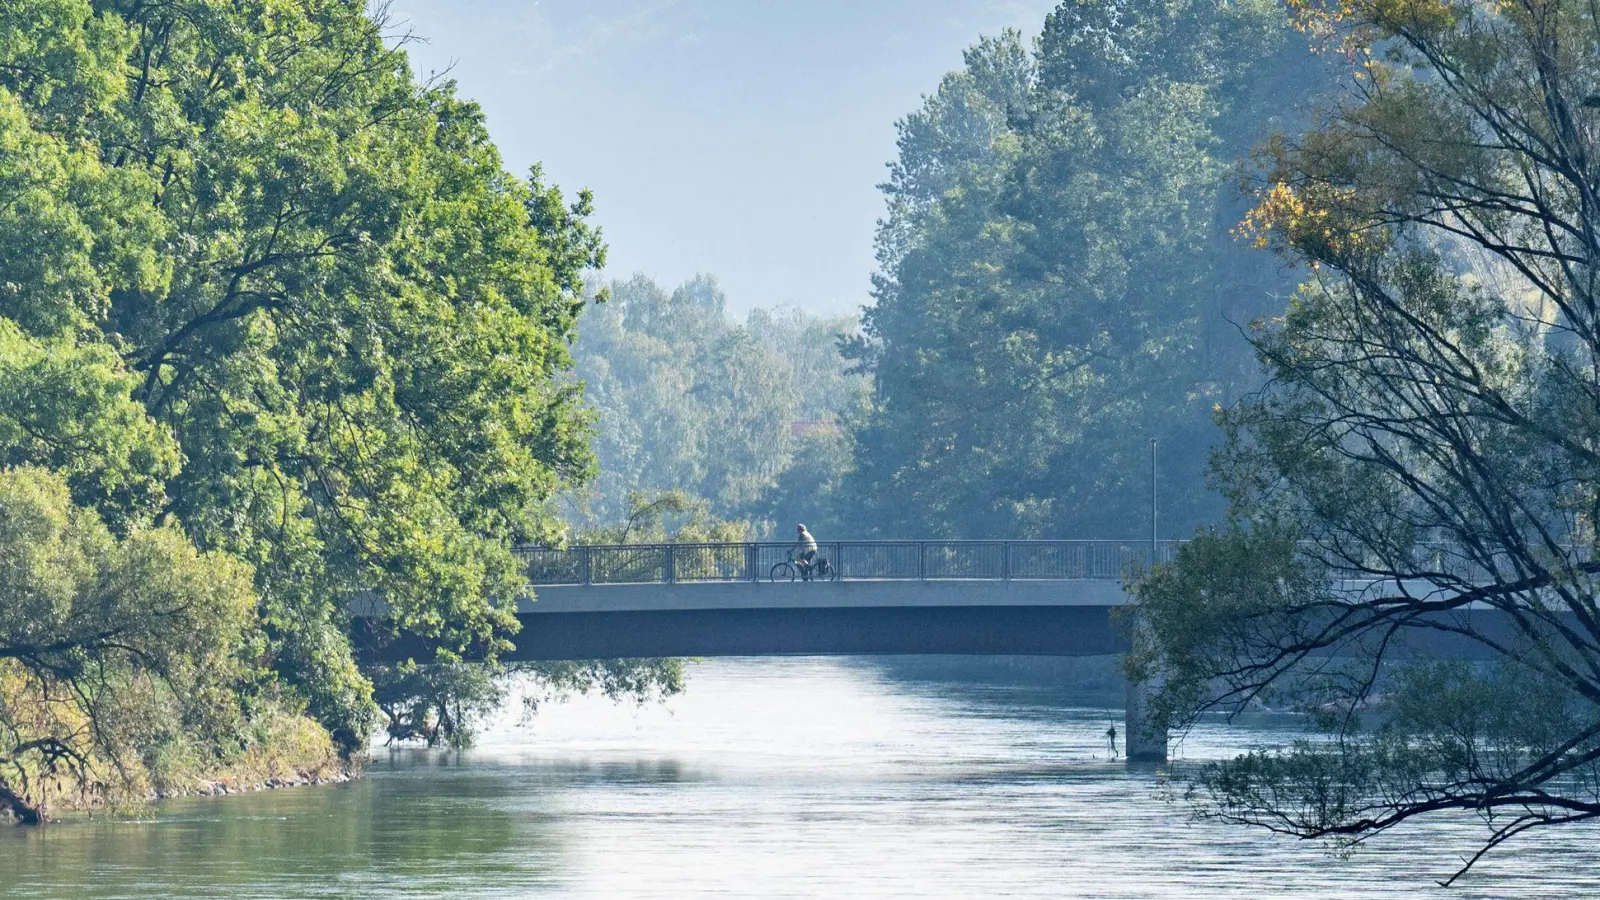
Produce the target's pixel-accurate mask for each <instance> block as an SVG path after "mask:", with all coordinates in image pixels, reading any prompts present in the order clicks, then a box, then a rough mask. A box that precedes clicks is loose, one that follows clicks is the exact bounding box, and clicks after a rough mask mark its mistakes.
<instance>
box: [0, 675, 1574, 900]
mask: <svg viewBox="0 0 1600 900" xmlns="http://www.w3.org/2000/svg"><path fill="white" fill-rule="evenodd" d="M908 666H909V668H908ZM953 673H954V674H953ZM989 675H990V676H991V677H986V678H985V679H983V680H981V681H977V682H974V681H973V680H972V679H971V678H969V677H965V676H962V675H961V674H960V673H959V670H957V669H952V668H951V667H949V666H942V667H941V666H934V667H933V668H932V669H931V670H930V671H919V670H917V669H916V667H915V666H914V665H910V664H908V665H899V664H895V665H888V666H886V665H882V664H879V663H876V662H873V661H870V660H837V659H782V660H710V661H705V662H701V663H696V664H693V665H692V666H691V668H690V673H689V689H688V692H687V693H686V694H685V695H683V696H681V697H677V698H674V699H672V700H671V701H669V702H668V703H667V704H666V705H665V706H659V705H651V706H646V707H643V708H638V707H635V706H633V705H631V704H624V705H621V706H618V705H614V704H612V703H610V702H609V701H606V700H603V699H600V698H577V699H573V700H570V701H568V702H564V703H553V704H546V705H544V706H543V707H542V708H541V710H540V712H539V714H538V715H537V716H536V717H534V718H533V719H532V720H531V721H530V722H528V723H526V724H524V723H522V722H520V721H518V720H517V717H516V716H512V715H509V714H508V716H507V717H506V718H505V720H504V721H501V722H497V723H495V724H494V725H493V726H492V727H491V728H489V729H488V730H487V731H486V733H485V734H484V736H483V740H482V742H481V744H480V745H479V747H478V748H477V749H474V750H472V751H470V752H468V753H464V754H429V753H423V752H416V751H400V752H394V753H389V752H387V751H380V752H378V753H377V755H376V757H375V759H374V760H373V762H372V764H371V766H370V768H369V772H368V774H367V777H365V778H362V779H360V780H358V781H355V782H352V783H350V784H347V785H339V786H331V787H320V788H294V789H286V790H278V791H268V792H262V793H257V794H247V795H235V796H230V797H219V798H192V799H181V800H175V801H170V802H167V803H163V804H161V805H160V806H159V807H158V808H157V809H156V810H155V812H154V814H153V815H152V816H151V817H150V818H149V819H148V820H141V821H126V820H121V821H118V820H106V819H94V820H74V821H69V822H65V823H61V824H57V825H53V826H50V827H47V828H43V829H27V828H17V829H7V830H0V894H4V895H12V894H14V895H16V896H24V897H30V898H55V897H59V898H79V897H84V898H88V897H94V898H119V897H129V898H133V897H137V898H148V897H163V896H165V897H183V898H190V897H196V898H198V897H207V898H209V897H225V898H230V900H246V898H258V897H259V898H291V897H376V898H387V897H437V896H451V897H497V898H498V897H558V898H676V897H707V896H723V897H997V896H1006V897H1050V898H1057V897H1105V898H1111V897H1117V898H1123V897H1127V898H1133V897H1204V898H1206V900H1222V898H1251V900H1254V898H1262V897H1316V898H1334V897H1351V898H1356V897H1359V898H1375V897H1410V896H1416V895H1417V894H1419V893H1433V894H1435V895H1437V896H1449V897H1451V898H1491V897H1493V898H1501V897H1540V898H1546V897H1594V896H1600V850H1596V849H1595V846H1594V839H1595V837H1596V832H1595V830H1594V829H1592V828H1587V827H1579V828H1573V829H1567V830H1563V831H1559V832H1554V833H1550V834H1546V835H1543V836H1534V837H1531V838H1528V839H1525V840H1522V841H1520V842H1519V843H1517V844H1515V845H1513V846H1512V847H1511V848H1510V849H1507V850H1505V851H1504V852H1502V853H1500V854H1498V855H1496V856H1493V857H1491V858H1490V859H1489V860H1488V861H1487V862H1485V863H1484V864H1482V865H1481V867H1480V868H1479V869H1478V870H1476V871H1475V872H1474V873H1473V874H1472V875H1469V876H1468V879H1467V880H1466V882H1465V883H1464V884H1462V885H1461V886H1459V887H1458V888H1457V889H1455V890H1452V891H1449V892H1446V891H1442V890H1439V889H1437V888H1434V887H1433V884H1432V879H1433V878H1435V877H1439V876H1442V875H1445V874H1447V873H1448V872H1449V871H1450V870H1451V867H1452V864H1453V861H1454V860H1455V859H1456V858H1457V856H1458V855H1459V854H1461V853H1464V852H1467V851H1469V850H1470V849H1472V848H1473V847H1474V841H1475V840H1476V839H1477V838H1478V837H1479V836H1480V834H1481V831H1480V830H1479V829H1478V828H1477V827H1476V826H1474V825H1472V824H1470V823H1435V824H1431V825H1427V826H1424V827H1420V828H1414V829H1411V830H1409V831H1406V832H1404V833H1399V834H1395V835H1392V836H1387V837H1384V838H1382V839H1381V840H1379V841H1378V842H1377V843H1374V844H1372V845H1370V846H1367V847H1364V848H1362V849H1360V850H1358V851H1357V852H1355V853H1354V854H1353V855H1349V856H1346V857H1337V856H1333V855H1330V854H1329V853H1328V852H1327V849H1326V848H1325V847H1323V846H1322V845H1320V844H1317V843H1312V842H1303V841H1296V840H1293V839H1290V838H1285V837H1278V836H1272V835H1268V834H1264V833H1259V832H1255V831H1252V830H1245V829H1240V828H1237V827H1230V826H1225V825H1221V824H1218V823H1214V822H1201V821H1194V820H1193V819H1192V817H1191V816H1190V815H1189V814H1188V811H1187V808H1186V807H1185V806H1183V804H1182V803H1181V802H1174V801H1171V800H1169V799H1167V798H1166V796H1165V793H1166V791H1165V789H1164V787H1163V782H1162V781H1161V779H1160V778H1159V777H1158V776H1157V775H1156V774H1155V773H1154V772H1153V771H1149V770H1135V771H1130V770H1129V769H1127V768H1126V767H1125V766H1123V765H1122V764H1120V763H1118V762H1114V761H1112V760H1110V759H1109V758H1108V754H1107V751H1106V748H1105V738H1104V736H1103V732H1104V731H1105V727H1106V723H1107V717H1108V715H1116V714H1115V713H1111V712H1108V710H1107V709H1106V707H1105V703H1106V702H1107V701H1106V700H1105V699H1104V698H1103V697H1102V696H1099V695H1096V694H1094V693H1092V692H1086V691H1083V690H1071V689H1064V688H1061V687H1059V686H1052V684H1051V683H1050V682H1049V681H1048V680H1046V679H1040V678H1038V677H1036V676H1024V675H1015V676H1011V675H1007V674H1006V673H1004V672H1001V673H1000V674H999V675H998V676H995V675H994V674H993V673H992V672H991V673H989ZM1119 728H1120V724H1119ZM1292 736H1293V731H1292V724H1286V723H1283V722H1279V723H1276V724H1272V723H1256V724H1254V725H1252V726H1250V727H1243V728H1241V727H1227V726H1223V725H1221V724H1208V725H1204V726H1202V727H1200V728H1197V729H1196V730H1195V731H1194V732H1193V733H1192V734H1190V735H1189V736H1188V738H1187V739H1186V740H1185V741H1184V743H1183V744H1182V745H1181V746H1180V747H1178V748H1177V750H1178V753H1179V754H1180V755H1181V756H1183V757H1184V758H1187V759H1202V758H1209V757H1218V756H1222V755H1225V754H1228V753H1232V752H1236V751H1237V750H1239V749H1240V748H1242V747H1245V746H1250V745H1258V744H1270V743H1274V742H1281V741H1284V740H1287V739H1288V738H1290V737H1292Z"/></svg>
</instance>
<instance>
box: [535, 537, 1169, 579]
mask: <svg viewBox="0 0 1600 900" xmlns="http://www.w3.org/2000/svg"><path fill="white" fill-rule="evenodd" d="M1178 543H1179V542H1178V541H1162V542H1160V543H1159V544H1158V545H1157V552H1158V554H1159V555H1160V558H1161V561H1163V562H1165V561H1169V560H1171V559H1172V558H1173V556H1174V554H1175V553H1176V552H1177V546H1178ZM793 547H794V544H793V543H790V542H784V543H764V542H761V543H717V544H689V543H685V544H630V545H615V544H610V545H589V546H577V547H562V548H550V547H524V548H521V549H519V550H518V553H519V555H521V557H522V558H523V560H524V561H525V563H526V565H527V574H528V580H529V581H530V582H532V583H533V584H535V585H563V584H672V583H678V582H728V581H752V582H753V581H766V580H768V578H769V576H770V574H771V572H772V568H773V567H774V566H776V565H778V564H780V563H782V562H785V561H786V560H788V558H789V551H790V550H792V549H793ZM818 551H819V554H820V555H821V556H822V557H824V558H826V559H827V560H828V562H829V563H830V564H831V565H832V567H833V569H834V572H835V573H836V574H835V576H834V577H836V578H838V579H842V580H846V581H948V580H974V581H1010V580H1018V581H1023V580H1033V581H1043V580H1067V579H1083V578H1095V579H1120V578H1122V577H1123V575H1124V574H1125V573H1127V572H1128V571H1129V570H1131V569H1137V568H1142V567H1144V566H1146V565H1148V564H1149V558H1150V543H1149V542H1148V541H1103V540H1078V541H829V542H823V543H820V544H819V545H818Z"/></svg>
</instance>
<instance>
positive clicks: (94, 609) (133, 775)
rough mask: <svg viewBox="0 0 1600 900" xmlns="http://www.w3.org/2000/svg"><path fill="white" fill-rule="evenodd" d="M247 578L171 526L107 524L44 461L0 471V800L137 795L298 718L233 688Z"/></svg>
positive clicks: (252, 635)
mask: <svg viewBox="0 0 1600 900" xmlns="http://www.w3.org/2000/svg"><path fill="white" fill-rule="evenodd" d="M250 581H251V577H250V572H249V569H248V568H247V567H246V566H243V565H241V564H240V563H239V562H237V561H236V560H234V559H232V558H231V557H229V556H228V555H226V554H222V553H216V552H211V553H200V552H197V551H196V550H195V549H194V547H193V546H192V545H191V544H190V543H189V542H188V540H187V539H186V538H185V537H184V535H183V534H182V533H181V532H179V531H178V530H177V529H175V528H172V527H170V526H164V527H158V528H143V527H141V528H135V529H133V530H131V531H130V532H129V533H127V534H126V535H124V536H122V537H120V538H119V537H116V536H114V535H113V534H112V533H111V531H110V530H109V529H108V528H107V527H106V526H105V524H104V523H103V522H102V521H101V520H100V517H99V516H98V515H97V514H96V513H95V512H94V511H93V510H90V509H85V508H83V507H80V506H77V505H76V504H74V503H73V502H72V497H71V493H70V490H69V488H68V486H67V484H66V482H65V480H64V479H62V478H61V477H60V476H57V475H54V474H52V473H50V472H49V471H47V470H44V469H40V468H36V467H24V468H14V469H5V470H0V597H3V598H4V600H5V602H4V603H0V811H4V812H9V813H11V814H13V815H20V816H21V817H22V818H23V819H25V820H34V821H36V820H38V819H39V818H42V817H44V816H46V815H48V814H49V811H50V805H51V802H52V800H54V801H57V802H59V803H60V805H62V806H68V807H70V806H74V805H76V806H88V805H94V804H106V803H114V804H125V803H132V804H137V803H142V802H143V801H144V800H145V799H146V797H147V796H148V795H149V793H150V792H151V791H152V790H153V789H154V788H155V787H156V786H157V785H158V784H162V783H165V784H167V785H169V786H170V785H171V784H172V783H173V782H174V781H177V780H179V779H181V778H183V777H185V776H193V775H198V774H204V773H205V772H207V771H211V770H215V769H216V768H218V764H219V763H224V764H225V763H227V762H230V761H234V760H237V759H238V758H239V757H241V756H243V755H245V754H246V753H247V752H249V751H250V750H252V749H254V745H255V744H256V743H258V740H259V737H258V735H259V734H260V733H261V731H263V730H265V729H267V728H269V727H273V726H274V725H275V724H276V725H277V726H281V725H283V724H289V725H290V726H291V727H294V726H293V722H292V720H294V719H296V718H298V717H296V716H294V715H293V714H292V712H290V711H287V710H283V709H281V708H279V707H276V706H275V705H274V704H272V703H271V702H270V701H268V700H267V699H266V698H258V699H257V701H256V703H255V704H254V709H253V710H252V709H250V708H249V707H248V706H247V705H245V704H244V703H242V702H241V696H242V695H244V694H245V693H247V692H246V690H245V689H246V688H247V686H248V684H249V682H251V681H252V680H254V679H256V678H258V677H259V675H260V673H259V672H258V671H256V667H255V666H254V665H252V664H251V654H250V653H249V652H248V651H249V645H250V644H251V643H252V642H254V641H258V640H259V638H260V632H259V627H258V623H257V620H256V617H255V595H254V593H253V591H252V590H251V585H250ZM304 724H306V725H309V723H304ZM313 727H314V726H313ZM316 734H317V736H320V743H321V747H322V757H323V760H324V761H326V760H329V759H331V758H332V757H333V746H332V744H331V742H329V741H328V739H327V736H326V734H325V733H322V732H320V731H318V732H316ZM314 739H315V738H314Z"/></svg>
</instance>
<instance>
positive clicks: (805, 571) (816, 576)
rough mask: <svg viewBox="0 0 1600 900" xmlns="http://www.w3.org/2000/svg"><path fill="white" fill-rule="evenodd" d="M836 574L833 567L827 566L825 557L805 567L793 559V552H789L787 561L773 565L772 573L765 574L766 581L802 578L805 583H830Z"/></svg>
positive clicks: (820, 557)
mask: <svg viewBox="0 0 1600 900" xmlns="http://www.w3.org/2000/svg"><path fill="white" fill-rule="evenodd" d="M836 574H837V573H835V572H834V569H833V566H831V565H829V564H828V560H827V557H824V556H818V557H817V561H816V562H814V563H812V564H811V565H810V566H807V565H806V564H805V563H803V562H801V561H800V560H797V559H795V558H794V551H793V550H790V551H789V559H788V560H787V561H785V562H781V563H777V564H775V565H773V567H772V571H770V572H768V573H767V580H768V581H794V580H795V579H796V578H803V579H805V580H806V581H832V580H833V579H834V577H835V576H836Z"/></svg>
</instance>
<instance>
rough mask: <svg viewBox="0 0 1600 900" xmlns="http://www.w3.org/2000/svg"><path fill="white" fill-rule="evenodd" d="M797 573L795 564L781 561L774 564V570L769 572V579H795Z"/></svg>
mask: <svg viewBox="0 0 1600 900" xmlns="http://www.w3.org/2000/svg"><path fill="white" fill-rule="evenodd" d="M795 574H796V573H795V570H794V566H791V565H789V564H788V563H786V562H781V563H778V564H777V565H775V566H773V567H772V571H771V572H769V573H767V580H768V581H793V580H794V579H795Z"/></svg>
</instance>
